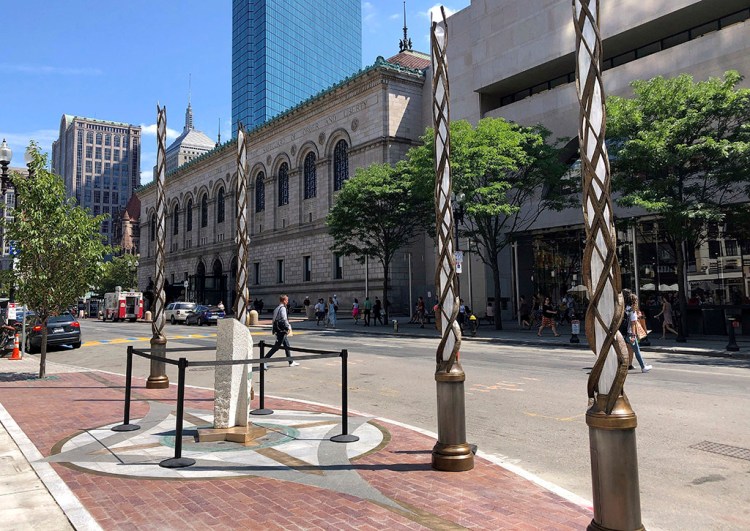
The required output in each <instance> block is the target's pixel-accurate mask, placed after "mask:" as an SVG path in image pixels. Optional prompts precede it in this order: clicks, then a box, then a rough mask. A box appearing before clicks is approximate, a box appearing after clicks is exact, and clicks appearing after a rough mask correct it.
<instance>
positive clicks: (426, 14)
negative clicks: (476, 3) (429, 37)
mask: <svg viewBox="0 0 750 531" xmlns="http://www.w3.org/2000/svg"><path fill="white" fill-rule="evenodd" d="M440 7H441V4H435V5H434V6H432V7H431V8H430V9H428V10H427V11H420V12H419V16H420V17H423V18H426V19H427V20H435V21H441V20H443V15H442V13H441V12H440ZM442 7H443V8H444V9H445V18H448V17H449V16H451V15H452V14H453V13H455V12H456V10H455V9H451V8H449V7H445V6H442Z"/></svg>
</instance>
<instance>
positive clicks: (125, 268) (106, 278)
mask: <svg viewBox="0 0 750 531" xmlns="http://www.w3.org/2000/svg"><path fill="white" fill-rule="evenodd" d="M137 264H138V257H137V256H136V255H133V254H123V255H120V256H115V257H113V258H112V260H110V261H109V262H105V263H104V265H103V267H102V275H101V280H100V281H99V290H98V293H99V295H100V296H103V295H104V294H105V293H111V292H113V291H115V288H116V287H117V286H120V287H121V288H122V289H123V290H129V289H136V288H137V286H138V271H137V267H138V266H137Z"/></svg>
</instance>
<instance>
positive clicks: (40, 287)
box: [1, 143, 109, 378]
mask: <svg viewBox="0 0 750 531" xmlns="http://www.w3.org/2000/svg"><path fill="white" fill-rule="evenodd" d="M30 150H31V153H32V155H33V161H32V163H31V166H30V169H31V174H30V176H29V178H23V177H21V176H20V175H19V174H14V176H13V177H12V179H13V185H14V186H15V188H16V197H17V209H14V210H13V219H10V220H7V219H6V220H2V221H1V223H2V224H3V230H4V233H5V237H6V238H7V239H8V240H10V241H12V242H14V244H15V247H16V249H17V250H18V255H17V257H16V264H15V270H14V274H15V283H16V286H18V292H17V293H18V299H19V300H20V301H21V302H23V303H24V304H25V305H27V306H28V307H29V308H30V309H31V310H32V311H34V312H35V313H36V315H37V316H38V318H39V320H40V321H41V322H42V350H41V361H40V370H39V377H40V378H43V377H44V375H45V363H46V354H47V326H46V325H47V318H48V317H49V316H51V315H56V314H59V313H62V312H64V311H65V309H66V308H67V307H68V306H69V305H71V304H72V303H74V302H76V300H77V299H78V297H80V296H81V295H83V294H84V293H86V292H87V291H88V290H89V286H91V285H94V284H96V282H97V280H98V277H99V274H100V271H101V263H102V258H103V257H104V255H105V254H106V253H107V252H109V247H107V246H106V245H104V242H103V238H102V235H101V234H100V232H99V228H100V227H101V224H102V222H103V221H104V220H105V219H106V216H96V217H94V216H91V215H90V213H89V212H88V211H87V210H85V209H83V208H81V207H79V206H77V205H76V203H75V200H74V199H72V198H68V197H66V194H65V185H64V184H63V181H62V179H61V178H60V177H58V176H57V175H54V174H53V173H51V172H50V171H48V170H47V159H46V156H45V155H41V154H40V153H39V151H38V149H37V147H36V144H34V143H32V144H31V146H30Z"/></svg>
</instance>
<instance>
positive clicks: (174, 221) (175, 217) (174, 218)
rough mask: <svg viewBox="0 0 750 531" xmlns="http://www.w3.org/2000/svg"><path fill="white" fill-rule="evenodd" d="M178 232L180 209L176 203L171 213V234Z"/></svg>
mask: <svg viewBox="0 0 750 531" xmlns="http://www.w3.org/2000/svg"><path fill="white" fill-rule="evenodd" d="M179 233H180V209H179V208H177V205H175V206H174V212H173V213H172V234H179Z"/></svg>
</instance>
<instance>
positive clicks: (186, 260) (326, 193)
mask: <svg viewBox="0 0 750 531" xmlns="http://www.w3.org/2000/svg"><path fill="white" fill-rule="evenodd" d="M402 63H408V64H409V65H411V67H404V66H401V64H402ZM428 64H429V59H428V58H427V57H426V56H424V55H423V54H419V53H415V52H410V51H406V52H403V53H401V54H399V55H397V56H395V57H393V58H391V59H390V60H388V61H384V60H383V59H382V58H379V59H378V61H376V63H375V64H374V65H373V66H371V67H369V68H366V69H364V70H363V71H361V72H359V73H357V74H355V75H353V76H351V77H349V78H346V79H344V80H343V81H341V82H340V83H338V84H337V85H335V86H333V87H331V88H330V89H329V90H327V91H325V92H323V93H321V94H319V95H317V96H314V97H312V98H310V99H308V100H306V101H304V102H302V103H300V104H299V105H297V106H295V107H293V108H292V109H290V110H289V111H287V112H285V113H283V114H282V115H280V116H278V117H276V118H274V119H273V120H270V121H269V122H267V123H265V124H263V125H261V126H259V127H256V128H255V129H253V130H251V131H250V132H249V135H248V146H249V153H248V155H249V172H250V173H249V196H250V200H249V203H250V204H249V209H250V219H249V233H250V235H251V236H250V253H249V258H248V259H249V269H250V294H251V297H252V298H253V299H263V301H264V303H265V305H266V307H268V308H271V307H273V306H274V305H275V303H276V301H277V300H278V295H279V294H280V293H287V294H289V297H290V301H297V303H298V304H301V303H302V301H303V300H304V298H305V297H306V296H309V297H310V298H311V299H317V298H318V297H327V296H331V295H333V294H336V295H337V296H338V299H339V301H340V303H341V304H343V306H344V307H345V308H346V307H347V305H348V304H350V303H351V301H352V300H353V298H354V297H358V298H359V299H360V300H363V299H364V297H365V294H366V292H369V294H370V296H371V297H374V295H378V296H380V297H381V298H382V297H383V294H382V291H381V290H382V281H383V279H382V275H383V273H382V267H381V266H380V265H379V264H376V263H373V262H372V261H369V262H368V263H365V264H360V263H358V262H357V261H356V260H355V259H354V258H349V257H339V256H335V255H333V254H332V252H331V251H330V250H329V248H330V246H331V245H332V239H331V238H330V236H329V235H328V231H327V228H326V224H325V217H326V215H327V214H328V211H329V209H330V207H331V205H332V204H333V202H334V201H335V198H336V192H337V190H338V189H339V188H340V187H341V185H342V183H343V182H344V181H345V180H346V179H347V178H348V177H349V176H351V175H353V173H354V171H355V169H356V168H359V167H366V166H369V165H370V164H373V163H384V162H387V163H391V164H393V163H395V162H396V161H398V160H400V159H402V158H403V157H404V154H405V153H406V151H407V150H408V149H409V148H411V147H412V146H414V145H416V144H417V142H418V140H419V137H420V136H421V135H422V134H423V132H424V128H425V122H424V106H425V102H424V101H423V92H424V83H425V75H424V73H423V69H424V68H426V67H427V65H428ZM414 67H417V68H414ZM236 153H237V146H236V142H235V141H234V140H233V141H230V142H227V143H225V144H223V145H221V146H219V147H217V148H215V149H214V150H212V151H210V152H209V153H207V154H205V155H202V156H200V157H198V158H197V159H195V160H193V161H191V162H188V163H187V164H185V165H183V166H181V167H180V168H178V169H177V170H176V171H174V172H172V173H169V174H168V175H167V179H166V194H167V205H168V208H167V242H166V244H167V253H166V278H167V281H168V283H169V287H168V289H167V297H168V299H174V298H178V297H185V298H187V299H190V300H195V301H199V302H207V303H218V302H219V301H220V300H221V301H224V303H225V305H226V306H227V307H228V308H231V307H232V303H233V301H234V282H235V274H236V270H237V245H236V243H235V235H236V207H235V189H236V186H237V183H236V180H237V162H236ZM137 194H138V196H139V198H140V200H141V204H142V209H141V213H142V215H141V253H140V259H139V262H140V267H139V271H138V283H139V287H140V288H141V289H146V287H147V286H148V284H149V280H150V279H152V278H153V277H154V267H155V265H154V260H155V242H154V235H155V225H156V221H155V219H156V218H155V202H156V197H155V195H156V185H155V183H150V184H147V185H145V186H143V187H142V188H140V189H139V190H138V191H137ZM377 214H378V213H377V212H375V211H373V213H372V216H373V218H374V217H375V216H377ZM363 222H367V220H363ZM416 247H417V246H415V249H404V253H403V255H402V256H401V257H400V258H399V259H397V260H396V263H394V264H393V269H392V277H391V282H392V286H393V291H391V293H390V294H389V298H390V300H391V302H392V303H393V304H394V308H400V309H401V310H402V311H406V306H407V305H408V304H409V284H410V282H409V281H410V279H409V275H408V271H409V268H410V262H411V270H412V278H413V279H424V278H426V277H431V276H432V273H431V272H429V273H428V272H426V271H425V270H424V267H423V264H424V260H423V257H422V256H421V254H420V253H419V252H418V251H417V250H416ZM418 247H419V248H421V244H420V245H419V246H418ZM185 281H187V282H188V289H187V293H185V292H184V291H183V283H184V282H185ZM412 282H414V283H415V284H416V281H412ZM422 282H423V281H422V280H420V281H419V283H420V288H421V287H422V286H421V284H422ZM414 289H416V287H415V288H414ZM415 300H416V298H415Z"/></svg>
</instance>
